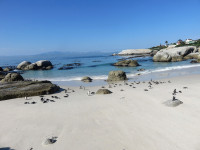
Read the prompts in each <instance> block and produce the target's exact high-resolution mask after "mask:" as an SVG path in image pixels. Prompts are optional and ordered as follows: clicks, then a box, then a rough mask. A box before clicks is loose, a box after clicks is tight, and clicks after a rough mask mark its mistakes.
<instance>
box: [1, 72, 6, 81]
mask: <svg viewBox="0 0 200 150" xmlns="http://www.w3.org/2000/svg"><path fill="white" fill-rule="evenodd" d="M5 76H6V73H5V72H3V71H0V80H2V79H4V78H5Z"/></svg>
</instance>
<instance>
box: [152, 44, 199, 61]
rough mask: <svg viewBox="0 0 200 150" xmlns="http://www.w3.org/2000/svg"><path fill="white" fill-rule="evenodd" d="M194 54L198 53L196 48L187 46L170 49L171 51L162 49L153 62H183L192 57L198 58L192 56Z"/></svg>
mask: <svg viewBox="0 0 200 150" xmlns="http://www.w3.org/2000/svg"><path fill="white" fill-rule="evenodd" d="M193 52H196V47H195V46H185V47H176V48H170V49H162V50H160V51H158V52H157V53H156V54H155V55H154V56H153V61H155V62H176V61H182V60H184V59H188V58H191V57H197V56H195V55H196V54H191V53H193ZM189 54H190V55H189ZM197 54H198V53H197Z"/></svg>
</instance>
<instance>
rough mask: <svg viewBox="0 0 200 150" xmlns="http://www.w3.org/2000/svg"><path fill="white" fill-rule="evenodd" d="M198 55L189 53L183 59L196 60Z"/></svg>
mask: <svg viewBox="0 0 200 150" xmlns="http://www.w3.org/2000/svg"><path fill="white" fill-rule="evenodd" d="M199 54H200V53H190V54H188V55H186V56H185V57H184V59H197V58H198V56H199Z"/></svg>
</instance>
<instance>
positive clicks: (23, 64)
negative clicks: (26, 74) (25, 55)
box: [17, 61, 31, 70]
mask: <svg viewBox="0 0 200 150" xmlns="http://www.w3.org/2000/svg"><path fill="white" fill-rule="evenodd" d="M30 64H31V62H29V61H23V62H21V63H20V64H19V65H18V66H17V69H19V70H24V69H25V68H26V67H27V66H28V65H30Z"/></svg>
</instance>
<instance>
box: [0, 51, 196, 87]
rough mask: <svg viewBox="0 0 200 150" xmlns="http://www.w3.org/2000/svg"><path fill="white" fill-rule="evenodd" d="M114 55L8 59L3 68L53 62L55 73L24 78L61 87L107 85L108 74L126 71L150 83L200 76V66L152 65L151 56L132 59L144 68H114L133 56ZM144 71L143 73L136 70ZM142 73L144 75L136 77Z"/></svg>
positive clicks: (0, 60) (4, 59)
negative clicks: (88, 79)
mask: <svg viewBox="0 0 200 150" xmlns="http://www.w3.org/2000/svg"><path fill="white" fill-rule="evenodd" d="M111 54H112V53H97V54H95V53H94V54H89V53H88V54H84V55H81V54H80V55H77V56H74V55H67V54H66V53H59V54H57V53H56V52H55V53H49V54H41V55H32V56H12V57H11V56H5V57H2V56H1V57H0V66H3V67H4V66H17V65H18V64H19V63H20V62H22V61H24V60H26V61H30V62H36V61H38V60H50V61H51V62H52V64H53V65H54V69H52V70H44V71H42V70H38V71H24V72H23V73H22V76H23V77H24V78H26V79H33V80H50V81H52V82H54V83H57V84H60V85H81V84H83V83H82V82H81V81H80V80H81V78H82V77H83V76H90V77H91V78H93V79H94V82H93V83H90V84H88V85H98V84H102V83H105V82H104V80H105V79H106V78H107V76H108V73H109V71H111V70H123V71H125V72H126V73H127V76H128V78H129V79H131V80H147V79H150V78H153V79H159V78H167V77H173V76H181V75H188V74H199V73H200V64H191V63H190V61H191V60H186V61H182V62H172V63H171V62H170V63H163V62H162V63H159V62H153V61H152V57H137V58H133V59H135V60H137V61H138V63H139V64H140V65H141V66H138V67H115V66H112V65H111V64H112V63H115V62H117V61H118V60H119V59H122V58H127V57H130V56H127V57H125V56H123V57H122V56H111ZM75 62H76V63H81V66H78V67H75V68H74V69H70V70H58V68H60V67H61V66H63V65H64V64H70V63H75ZM141 68H144V69H145V70H144V71H137V70H138V69H141ZM138 73H140V74H141V75H139V76H138V75H137V74H138Z"/></svg>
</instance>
